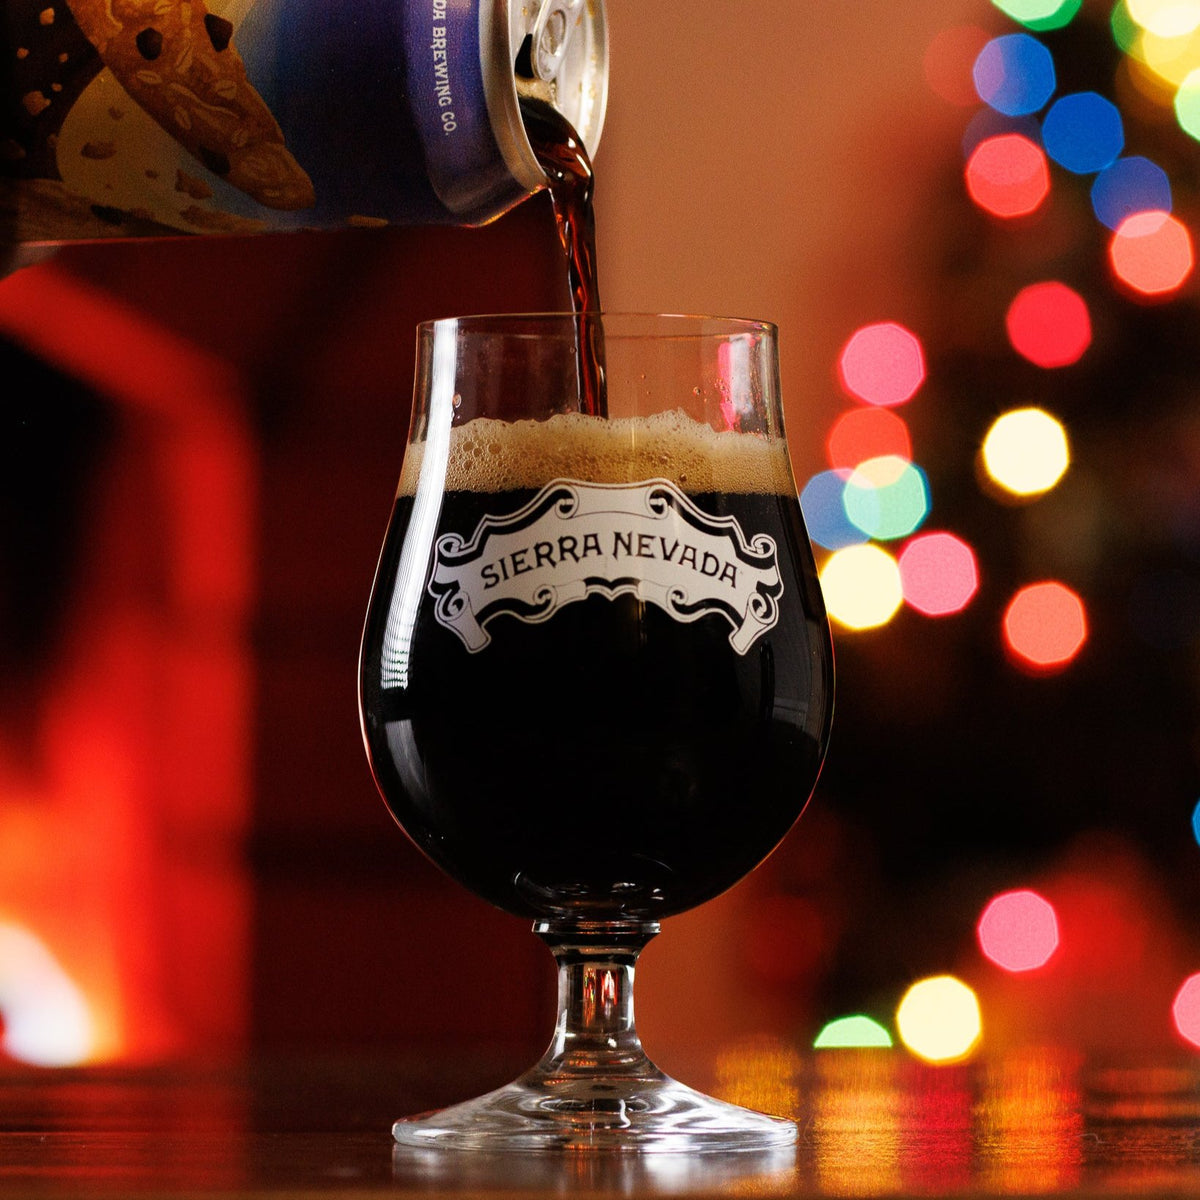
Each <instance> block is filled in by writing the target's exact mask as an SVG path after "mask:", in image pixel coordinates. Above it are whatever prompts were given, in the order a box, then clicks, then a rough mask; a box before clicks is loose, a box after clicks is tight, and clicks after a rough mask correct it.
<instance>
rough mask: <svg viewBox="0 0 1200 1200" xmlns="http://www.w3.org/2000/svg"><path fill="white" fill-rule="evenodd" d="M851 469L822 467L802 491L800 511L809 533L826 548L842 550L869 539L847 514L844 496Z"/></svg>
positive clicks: (818, 543) (819, 544)
mask: <svg viewBox="0 0 1200 1200" xmlns="http://www.w3.org/2000/svg"><path fill="white" fill-rule="evenodd" d="M849 477H850V472H849V471H819V472H818V473H817V474H816V475H814V476H813V477H812V478H811V479H810V480H809V481H808V482H807V483H806V484H805V485H804V488H803V490H802V491H801V492H800V511H801V512H802V513H803V514H804V526H805V528H806V529H807V530H808V536H809V537H810V538H811V539H812V540H813V541H814V542H815V543H816V544H817V545H818V546H821V547H822V548H823V549H825V550H841V549H842V548H843V547H845V546H856V545H858V544H859V543H861V542H864V541H865V540H866V535H865V534H864V533H863V531H862V530H861V529H859V528H857V526H855V525H853V524H852V523H851V521H850V518H849V517H848V516H847V515H846V506H845V504H844V503H843V502H842V497H843V495H844V494H845V491H846V480H847V479H848V478H849Z"/></svg>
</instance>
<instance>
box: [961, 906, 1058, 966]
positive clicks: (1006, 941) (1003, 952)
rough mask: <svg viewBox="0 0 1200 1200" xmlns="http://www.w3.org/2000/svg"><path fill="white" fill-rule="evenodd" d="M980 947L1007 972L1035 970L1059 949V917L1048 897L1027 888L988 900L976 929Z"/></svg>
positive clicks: (1043, 964)
mask: <svg viewBox="0 0 1200 1200" xmlns="http://www.w3.org/2000/svg"><path fill="white" fill-rule="evenodd" d="M975 933H976V936H977V937H978V938H979V948H980V949H981V950H982V951H983V953H984V955H985V956H986V957H987V958H989V959H991V961H992V962H994V963H995V964H996V966H998V967H1003V968H1004V970H1006V971H1014V972H1019V971H1033V970H1036V969H1037V968H1038V967H1043V966H1045V965H1046V963H1047V962H1049V961H1050V957H1051V955H1053V953H1054V951H1055V950H1057V949H1058V917H1057V916H1056V915H1055V912H1054V906H1053V905H1052V904H1051V903H1050V901H1049V900H1046V899H1045V898H1044V897H1042V896H1039V895H1038V894H1037V892H1031V891H1028V890H1022V891H1015V892H1003V893H1001V894H1000V895H999V896H995V897H993V898H992V900H991V901H989V902H988V905H987V907H986V908H985V909H984V910H983V914H982V915H981V916H980V918H979V924H978V925H977V926H976V928H975Z"/></svg>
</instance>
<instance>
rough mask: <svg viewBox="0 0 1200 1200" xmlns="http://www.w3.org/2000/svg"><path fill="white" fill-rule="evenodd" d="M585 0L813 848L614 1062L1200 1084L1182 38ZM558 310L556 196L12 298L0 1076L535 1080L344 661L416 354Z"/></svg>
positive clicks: (636, 305) (1189, 158) (632, 286)
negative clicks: (409, 821) (608, 51)
mask: <svg viewBox="0 0 1200 1200" xmlns="http://www.w3.org/2000/svg"><path fill="white" fill-rule="evenodd" d="M607 5H608V13H609V23H610V38H611V47H612V70H611V90H610V103H609V111H608V121H607V125H606V129H605V133H604V136H603V140H602V143H601V145H600V148H599V151H598V153H597V155H596V170H597V179H598V193H597V194H598V199H597V211H598V226H599V260H600V279H601V286H602V291H603V294H604V298H605V303H606V306H607V307H609V308H610V309H613V310H618V309H636V310H658V311H705V312H718V313H726V314H730V315H738V316H747V317H755V318H761V319H767V320H771V321H774V322H776V323H778V325H779V326H780V327H781V331H782V334H781V336H782V343H781V345H782V355H783V361H782V367H783V384H784V389H785V395H786V411H787V418H788V422H789V441H790V445H791V449H792V454H793V460H794V467H795V472H796V477H797V483H798V486H799V487H800V488H801V489H803V502H804V509H805V515H806V519H807V521H808V524H809V528H810V532H811V534H812V536H813V539H814V542H815V543H816V545H817V550H818V558H819V563H820V566H821V570H822V579H823V584H824V587H825V591H826V595H827V600H828V603H829V607H830V611H831V614H832V616H833V618H834V637H835V646H836V654H837V666H838V698H837V712H836V719H835V729H834V738H833V743H832V747H831V750H830V754H829V759H828V763H827V767H826V770H825V773H824V775H823V777H822V780H821V783H820V785H819V787H818V790H817V793H816V796H815V798H814V800H813V802H812V803H811V805H810V807H809V810H808V812H807V813H806V815H805V817H804V818H803V820H802V821H801V822H800V824H799V825H798V826H797V827H796V829H794V830H793V832H792V834H791V835H790V836H789V838H788V839H787V841H786V842H785V843H784V845H783V847H782V848H781V849H780V850H779V851H778V852H777V853H776V854H775V855H774V856H773V857H772V858H771V859H770V860H769V861H768V863H767V864H766V865H765V866H764V867H763V868H761V869H760V870H759V871H758V872H757V873H755V875H753V876H752V877H751V878H750V879H749V880H747V881H745V882H744V883H743V884H741V885H739V887H737V888H735V889H734V890H733V891H732V892H730V893H729V894H728V895H726V896H725V897H722V898H720V899H719V900H717V901H714V902H713V903H711V904H709V905H707V906H705V907H704V908H702V909H700V910H698V911H696V912H694V913H691V914H687V915H685V916H683V917H680V918H677V919H675V920H672V921H671V922H670V923H669V924H668V925H667V928H666V932H665V933H664V934H663V935H662V936H661V937H660V938H659V939H657V941H656V942H655V943H653V944H652V945H651V946H650V948H649V949H648V950H647V952H646V954H645V957H644V959H643V967H642V969H641V971H640V973H639V985H638V986H639V1012H640V1024H641V1026H642V1033H643V1037H644V1039H645V1041H646V1042H647V1044H648V1046H649V1048H650V1050H651V1051H652V1053H654V1054H655V1056H656V1057H657V1058H658V1059H659V1060H660V1062H661V1064H662V1065H663V1066H664V1067H665V1068H667V1069H668V1070H674V1071H677V1072H683V1071H684V1070H686V1068H687V1064H688V1062H689V1061H690V1056H692V1055H693V1053H694V1052H695V1051H696V1050H697V1048H699V1049H700V1050H702V1051H703V1052H704V1053H706V1054H709V1055H710V1056H711V1054H712V1052H713V1050H714V1048H718V1049H719V1048H721V1047H723V1046H730V1047H737V1046H743V1047H744V1046H747V1045H752V1044H754V1043H753V1039H754V1038H761V1037H769V1038H774V1039H781V1040H783V1041H785V1042H786V1043H787V1044H789V1045H794V1046H807V1045H811V1044H812V1043H813V1042H814V1040H817V1041H820V1042H822V1044H847V1043H850V1044H861V1043H864V1042H865V1043H872V1042H880V1041H885V1040H886V1041H903V1042H904V1043H905V1044H906V1045H908V1047H909V1048H910V1049H911V1050H913V1051H914V1052H916V1053H918V1054H921V1055H922V1056H924V1057H927V1058H931V1059H934V1060H937V1059H939V1058H946V1059H954V1058H959V1057H961V1056H962V1055H963V1054H964V1053H969V1052H971V1051H972V1050H973V1049H975V1048H978V1047H979V1046H983V1047H987V1046H989V1045H991V1046H993V1047H998V1048H999V1047H1020V1046H1028V1045H1045V1044H1053V1043H1071V1044H1074V1045H1081V1046H1083V1047H1085V1048H1094V1049H1097V1050H1100V1051H1105V1052H1114V1053H1116V1052H1124V1051H1126V1050H1130V1049H1145V1048H1156V1049H1161V1048H1168V1047H1174V1048H1176V1049H1179V1050H1185V1051H1189V1052H1190V1051H1191V1050H1194V1048H1195V1046H1196V1045H1197V1044H1200V978H1198V976H1197V973H1200V925H1198V921H1197V912H1198V909H1200V844H1198V843H1200V807H1198V800H1200V779H1198V778H1197V775H1198V755H1200V740H1198V737H1200V725H1198V721H1197V717H1198V714H1197V701H1198V687H1200V660H1198V656H1197V648H1198V646H1200V408H1198V407H1197V405H1196V404H1195V396H1194V393H1195V391H1196V389H1197V381H1198V380H1200V349H1198V347H1200V339H1198V338H1197V336H1196V332H1197V315H1198V314H1197V295H1198V293H1197V287H1196V282H1195V278H1194V257H1193V238H1194V231H1195V230H1196V229H1197V221H1198V219H1200V211H1198V203H1197V200H1198V197H1197V187H1198V186H1200V146H1198V145H1197V141H1196V139H1197V137H1200V113H1198V110H1200V74H1193V72H1195V71H1196V70H1197V69H1198V68H1200V34H1198V33H1197V32H1196V30H1197V27H1198V26H1200V6H1196V5H1191V4H1187V3H1172V4H1164V3H1158V4H1156V3H1153V2H1152V0H1121V2H1120V3H1118V4H1117V5H1116V7H1115V8H1114V7H1113V5H1112V4H1111V3H1109V2H1107V0H1101V2H1093V0H1083V2H1082V3H1081V2H1080V0H1061V2H1060V0H997V2H996V3H991V2H989V0H921V2H919V3H915V4H907V5H896V4H893V3H887V2H886V0H856V2H855V3H852V4H835V5H820V6H818V5H799V4H796V3H795V0H762V2H760V3H757V4H754V5H748V4H743V5H730V4H727V3H719V2H718V0H686V2H684V0H675V2H673V3H667V4H663V5H658V6H655V7H654V8H653V9H652V10H648V9H647V8H646V6H645V5H641V4H637V3H634V0H607ZM566 303H567V297H566V290H565V279H564V277H563V271H562V269H561V262H560V261H559V259H558V258H557V256H556V250H555V238H554V232H553V221H552V216H551V213H550V209H549V205H548V203H547V202H546V201H545V198H544V197H535V198H534V199H532V200H530V201H528V202H527V203H525V204H523V205H521V206H520V207H519V208H518V209H516V210H514V211H513V212H512V213H510V214H509V215H507V216H506V217H504V218H502V219H501V220H500V221H498V222H496V223H495V224H493V225H491V226H489V227H487V228H485V229H480V230H447V229H437V230H412V229H394V230H371V231H354V232H347V233H339V234H330V235H315V234H314V235H308V234H295V235H280V236H275V237H261V238H256V239H242V238H206V239H194V240H173V241H164V242H153V243H152V242H140V243H134V242H125V243H121V244H103V245H89V246H74V247H68V248H64V249H62V250H60V251H59V252H58V253H56V254H55V255H54V256H53V257H51V258H50V259H48V260H47V261H45V262H43V263H40V264H39V265H36V266H31V267H27V268H24V269H22V270H20V271H18V272H16V273H15V274H13V275H11V276H10V277H8V278H7V279H6V280H4V281H3V282H0V357H2V360H3V372H4V376H5V379H6V381H7V382H6V385H5V392H6V399H5V400H4V401H3V402H2V403H0V463H2V470H0V1026H2V1029H3V1035H2V1040H0V1058H2V1057H5V1056H7V1057H9V1058H12V1059H14V1060H19V1061H24V1062H34V1063H43V1064H50V1065H53V1064H59V1063H62V1064H66V1063H75V1062H86V1061H104V1060H112V1059H126V1060H128V1059H147V1058H154V1057H159V1056H167V1055H171V1056H174V1055H184V1054H203V1055H224V1054H229V1053H238V1052H241V1051H245V1050H251V1051H255V1052H276V1051H278V1052H283V1051H288V1050H291V1049H296V1048H305V1049H318V1050H323V1051H324V1050H328V1051H341V1050H347V1049H350V1050H359V1049H366V1048H382V1049H385V1050H395V1051H397V1052H399V1051H403V1050H415V1051H418V1052H428V1051H432V1050H437V1049H438V1048H442V1047H453V1046H461V1045H463V1044H464V1043H468V1044H469V1043H471V1042H473V1041H476V1040H486V1041H487V1042H488V1043H489V1044H493V1045H506V1046H509V1047H511V1048H512V1049H513V1051H514V1053H525V1052H528V1053H529V1054H533V1053H535V1052H537V1051H539V1050H540V1049H541V1048H542V1045H543V1044H544V1042H545V1041H546V1039H547V1037H548V1035H549V1030H550V1023H551V1021H552V1013H553V996H552V979H551V964H550V960H549V958H548V956H547V955H546V952H545V950H544V949H543V948H542V946H541V945H540V943H539V942H538V941H537V940H536V939H535V938H533V937H532V936H531V935H530V934H529V931H528V929H527V927H526V926H525V924H524V923H523V922H520V921H517V920H515V919H512V918H509V917H507V916H505V915H503V914H500V913H498V912H494V911H492V910H490V909H489V908H487V907H486V906H485V905H484V904H483V903H482V902H480V901H478V900H476V899H474V898H473V897H471V896H469V895H467V894H466V893H464V892H463V891H462V890H461V889H459V888H458V887H456V886H455V885H453V884H451V883H449V882H448V881H446V880H444V879H443V878H442V877H441V876H440V875H439V874H438V873H437V872H436V871H435V870H434V869H433V868H431V867H429V866H428V865H427V864H426V863H425V862H424V860H423V859H422V858H421V857H420V856H419V855H418V854H417V853H416V851H415V850H413V849H412V847H411V846H410V845H409V844H408V842H407V841H406V839H405V838H404V836H403V835H402V834H401V833H400V832H399V831H398V830H397V829H396V828H395V827H394V825H393V824H392V822H391V819H390V818H389V817H388V816H387V814H386V812H385V810H384V807H383V805H382V803H381V802H380V801H379V799H378V797H377V795H376V793H375V789H374V785H373V783H372V781H371V779H370V775H369V773H368V770H367V766H366V761H365V758H364V755H363V752H362V747H361V741H360V737H359V732H358V725H357V713H356V703H355V671H356V657H357V643H358V636H359V632H360V627H361V620H362V615H363V612H364V610H365V605H366V600H367V595H368V591H369V588H370V583H371V577H372V573H373V569H374V564H375V558H376V555H377V553H378V548H379V544H380V541H381V539H382V535H383V530H384V525H385V522H386V519H387V515H388V511H389V508H390V502H391V498H392V495H393V492H394V487H395V480H396V476H397V474H398V471H399V464H400V459H401V454H402V450H403V445H404V439H405V434H406V429H407V414H408V404H409V398H410V394H411V379H412V366H413V344H414V334H413V327H414V325H415V324H416V322H417V321H419V320H424V319H427V318H432V317H439V316H447V315H453V314H459V313H465V312H479V311H500V310H512V311H522V310H531V309H533V310H538V309H546V308H561V307H563V306H564V305H565V304H566ZM926 984H931V986H925V985H926ZM914 985H921V986H918V987H914ZM922 1006H924V1007H922ZM681 1014H683V1017H682V1018H681ZM922 1014H924V1019H925V1020H926V1021H927V1022H929V1021H931V1022H932V1025H933V1027H934V1029H935V1030H940V1031H942V1032H943V1033H944V1032H945V1030H946V1029H951V1030H953V1031H954V1032H953V1036H952V1037H951V1038H950V1040H949V1041H948V1042H938V1041H937V1039H936V1038H935V1039H934V1040H933V1041H932V1042H930V1041H929V1040H928V1036H927V1035H926V1034H922V1032H921V1020H922ZM930 1014H932V1017H931V1016H930ZM959 1014H961V1015H962V1023H961V1024H960V1023H959V1022H958V1015H959ZM980 1022H981V1023H982V1035H981V1034H980V1029H979V1026H980ZM747 1039H751V1040H750V1041H748V1040H747ZM955 1039H957V1040H955Z"/></svg>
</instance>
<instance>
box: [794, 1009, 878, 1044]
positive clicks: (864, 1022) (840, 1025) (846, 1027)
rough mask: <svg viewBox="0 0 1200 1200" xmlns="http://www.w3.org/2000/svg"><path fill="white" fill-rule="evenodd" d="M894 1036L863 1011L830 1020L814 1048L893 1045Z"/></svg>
mask: <svg viewBox="0 0 1200 1200" xmlns="http://www.w3.org/2000/svg"><path fill="white" fill-rule="evenodd" d="M891 1044H892V1037H891V1034H889V1033H888V1031H887V1030H886V1029H884V1027H883V1026H882V1025H880V1023H879V1022H878V1021H876V1020H874V1019H873V1018H871V1017H864V1016H863V1015H862V1014H861V1013H860V1014H858V1015H856V1016H853V1017H838V1019H837V1020H836V1021H830V1022H829V1024H828V1025H826V1026H825V1028H824V1029H822V1030H821V1032H820V1033H818V1034H817V1040H816V1041H815V1042H813V1049H814V1050H862V1049H867V1048H868V1047H874V1046H891Z"/></svg>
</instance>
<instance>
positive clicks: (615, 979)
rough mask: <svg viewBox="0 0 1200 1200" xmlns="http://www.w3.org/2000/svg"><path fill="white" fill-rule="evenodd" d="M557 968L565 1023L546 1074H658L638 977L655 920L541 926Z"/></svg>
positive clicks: (544, 1065) (543, 1066) (560, 1023)
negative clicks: (642, 1024)
mask: <svg viewBox="0 0 1200 1200" xmlns="http://www.w3.org/2000/svg"><path fill="white" fill-rule="evenodd" d="M533 929H534V932H535V933H536V934H538V936H539V937H541V938H542V940H543V941H545V942H546V944H547V945H548V946H549V947H550V950H551V952H552V953H553V955H554V958H555V961H556V962H557V963H558V1019H557V1021H556V1023H555V1028H554V1039H553V1041H552V1042H551V1043H550V1047H549V1049H548V1050H547V1051H546V1053H545V1055H544V1056H543V1057H542V1060H541V1062H539V1063H538V1065H537V1066H536V1067H535V1068H534V1070H535V1071H537V1072H538V1073H539V1074H551V1075H555V1076H558V1077H560V1078H561V1077H567V1076H569V1077H572V1078H576V1079H578V1078H580V1077H583V1076H589V1075H592V1076H596V1077H598V1078H599V1077H604V1078H605V1079H606V1080H611V1079H612V1078H613V1077H614V1076H624V1077H626V1078H628V1077H629V1076H630V1075H639V1076H640V1075H645V1074H647V1073H650V1074H657V1069H656V1068H655V1067H654V1065H653V1064H652V1063H651V1062H650V1060H649V1059H648V1058H647V1057H646V1054H645V1051H643V1049H642V1043H641V1040H640V1039H639V1038H638V1034H637V1027H636V1025H635V1023H634V1017H633V975H634V966H635V964H636V962H637V958H638V955H639V954H640V953H641V951H642V948H643V947H644V946H645V945H646V943H647V942H649V940H650V939H651V938H652V937H653V936H654V935H655V934H656V933H658V929H659V926H658V923H657V922H656V921H646V922H636V923H635V922H616V921H612V922H607V921H596V922H570V923H567V922H560V921H538V922H537V923H536V924H535V925H534V927H533Z"/></svg>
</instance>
